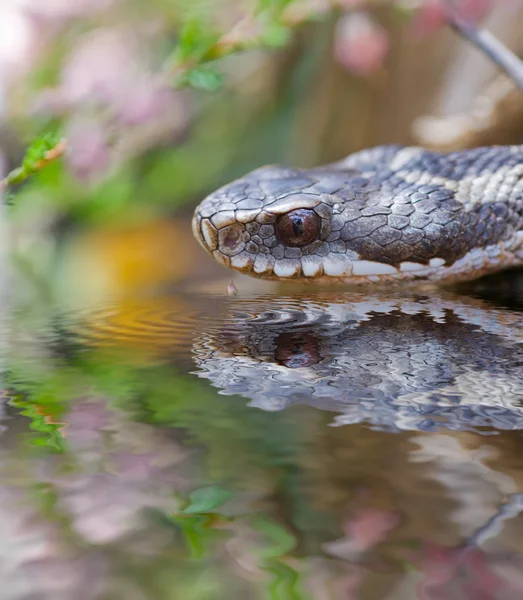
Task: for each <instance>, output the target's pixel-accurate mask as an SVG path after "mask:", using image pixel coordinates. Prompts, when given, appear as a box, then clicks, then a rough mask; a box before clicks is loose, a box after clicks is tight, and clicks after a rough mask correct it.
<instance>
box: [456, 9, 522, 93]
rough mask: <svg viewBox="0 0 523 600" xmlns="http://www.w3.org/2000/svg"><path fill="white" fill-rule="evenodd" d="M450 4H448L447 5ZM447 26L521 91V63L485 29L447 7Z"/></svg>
mask: <svg viewBox="0 0 523 600" xmlns="http://www.w3.org/2000/svg"><path fill="white" fill-rule="evenodd" d="M449 4H450V3H449ZM448 22H449V25H450V26H451V27H452V28H453V29H454V30H455V31H457V32H458V34H459V35H461V36H462V37H464V38H465V39H466V40H468V41H469V42H470V43H471V44H473V45H474V46H476V48H478V50H479V51H480V52H482V53H483V54H485V56H488V57H489V58H490V60H492V61H493V62H494V63H496V64H497V65H498V67H500V68H501V69H502V70H503V71H505V73H506V74H507V75H508V76H509V77H510V78H511V79H512V80H513V81H514V83H516V85H517V86H518V87H519V88H520V89H521V90H522V91H523V61H521V60H520V59H519V58H518V57H517V56H516V55H515V54H514V53H513V52H511V51H510V50H509V49H508V48H507V47H506V46H505V44H503V43H502V42H501V41H500V40H498V39H497V38H496V37H495V36H494V35H492V34H491V33H490V32H489V31H487V30H486V29H480V28H478V27H476V26H475V25H474V24H472V23H470V22H469V21H466V20H465V19H463V18H462V17H460V16H459V14H458V12H457V10H456V9H455V8H454V7H453V6H450V7H449V16H448Z"/></svg>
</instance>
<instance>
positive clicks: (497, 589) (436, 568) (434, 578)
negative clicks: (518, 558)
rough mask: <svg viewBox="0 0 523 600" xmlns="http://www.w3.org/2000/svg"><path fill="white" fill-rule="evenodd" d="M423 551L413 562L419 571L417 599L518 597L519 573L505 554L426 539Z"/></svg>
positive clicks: (443, 599)
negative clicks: (498, 555) (448, 546)
mask: <svg viewBox="0 0 523 600" xmlns="http://www.w3.org/2000/svg"><path fill="white" fill-rule="evenodd" d="M424 548H425V551H424V552H423V553H422V555H421V557H420V558H419V559H418V560H414V561H413V562H414V563H415V564H416V566H417V567H418V568H419V570H420V572H421V574H422V577H423V579H422V581H421V583H420V585H419V587H418V594H419V595H418V597H419V598H420V600H447V599H448V598H462V599H463V600H494V599H497V598H499V599H500V600H501V598H503V599H504V598H507V599H508V598H519V597H520V594H521V581H522V574H521V571H520V570H519V568H518V567H517V566H516V565H515V564H514V563H513V562H512V561H511V560H507V559H505V558H503V559H500V558H497V557H496V556H495V555H490V554H487V553H486V552H484V551H483V550H482V549H480V548H478V547H466V548H446V547H443V546H439V545H436V544H434V543H426V544H425V545H424Z"/></svg>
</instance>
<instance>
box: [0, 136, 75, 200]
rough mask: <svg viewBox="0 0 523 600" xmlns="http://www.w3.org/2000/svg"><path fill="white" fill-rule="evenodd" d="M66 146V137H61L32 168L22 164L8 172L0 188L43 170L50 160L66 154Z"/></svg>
mask: <svg viewBox="0 0 523 600" xmlns="http://www.w3.org/2000/svg"><path fill="white" fill-rule="evenodd" d="M66 148H67V141H66V140H65V139H61V140H60V141H59V142H58V143H57V144H56V146H54V147H53V148H50V149H49V150H47V152H45V154H44V156H43V158H41V159H40V160H37V161H36V162H35V163H34V164H32V165H31V167H30V168H28V167H24V166H23V165H22V166H21V167H18V168H16V169H13V170H12V171H11V172H10V173H8V174H7V175H6V176H5V177H4V178H3V179H2V180H0V188H6V187H8V186H10V185H15V184H18V183H22V182H23V181H25V180H26V179H27V178H28V177H30V176H31V175H33V174H34V173H36V172H38V171H41V170H42V169H43V168H44V167H45V166H46V165H48V164H49V163H50V162H52V161H54V160H56V159H57V158H61V157H62V156H63V155H64V153H65V150H66Z"/></svg>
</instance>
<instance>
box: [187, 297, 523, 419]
mask: <svg viewBox="0 0 523 600" xmlns="http://www.w3.org/2000/svg"><path fill="white" fill-rule="evenodd" d="M231 307H232V308H233V309H234V313H233V314H232V316H231V318H230V319H228V320H227V321H226V324H225V325H224V327H223V328H221V329H217V328H214V329H213V330H212V331H211V332H207V333H205V334H203V335H202V337H201V338H200V339H199V340H197V341H196V343H195V361H196V364H197V366H198V371H197V372H196V373H197V375H199V376H200V377H204V378H206V379H209V380H210V381H211V382H212V384H213V385H214V386H216V387H218V388H219V389H220V390H221V391H222V393H225V394H240V395H242V396H244V397H246V398H248V399H250V400H251V401H252V402H251V403H252V404H253V405H254V406H258V407H260V408H262V409H264V410H280V409H282V408H285V407H287V406H289V405H292V404H296V403H301V404H309V405H312V406H316V407H318V408H322V409H327V410H333V411H336V412H339V413H341V414H340V415H339V416H338V417H337V418H336V420H337V421H338V422H340V423H347V422H360V421H368V422H370V423H373V424H375V425H380V426H387V427H391V426H392V427H398V428H426V429H431V428H435V427H437V426H441V425H443V426H447V427H451V428H458V429H463V428H468V427H475V426H489V425H494V426H496V427H498V428H504V429H506V428H509V429H511V428H515V427H516V428H520V427H523V410H522V409H521V408H520V406H521V403H522V402H523V377H522V375H521V364H522V361H523V350H522V348H521V346H520V345H519V343H518V342H520V341H521V339H522V338H523V329H522V326H521V323H520V321H521V315H520V314H518V313H511V312H508V311H498V310H497V309H493V308H492V307H489V308H488V310H487V309H486V307H485V305H483V304H482V303H481V302H477V301H459V300H457V299H456V297H455V296H451V295H446V296H436V297H435V298H434V299H428V298H419V297H418V298H415V297H412V298H408V297H407V298H405V299H397V298H394V297H393V296H385V295H380V296H379V297H377V296H373V297H370V298H369V297H367V298H365V297H359V296H357V295H354V294H352V295H350V296H349V295H339V296H337V297H333V298H331V299H330V300H328V299H326V300H324V301H321V300H314V297H312V298H309V299H302V300H300V299H298V300H296V299H292V298H285V297H284V298H272V297H271V298H266V299H261V300H256V301H254V302H249V301H248V300H245V301H234V302H233V303H232V305H231Z"/></svg>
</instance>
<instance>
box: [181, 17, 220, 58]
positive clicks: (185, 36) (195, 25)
mask: <svg viewBox="0 0 523 600" xmlns="http://www.w3.org/2000/svg"><path fill="white" fill-rule="evenodd" d="M218 37H219V36H218V34H217V33H215V32H214V31H212V30H211V29H210V28H208V27H206V25H205V23H203V22H202V21H201V20H197V19H192V20H190V21H188V22H187V23H186V24H185V25H184V27H183V29H182V31H181V33H180V40H179V43H178V47H177V48H176V53H175V58H176V60H177V61H179V62H184V61H187V60H189V59H190V60H193V61H200V60H203V59H204V58H205V56H206V54H207V53H208V52H209V51H210V50H211V48H212V47H213V46H214V44H215V43H216V42H217V41H218Z"/></svg>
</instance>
